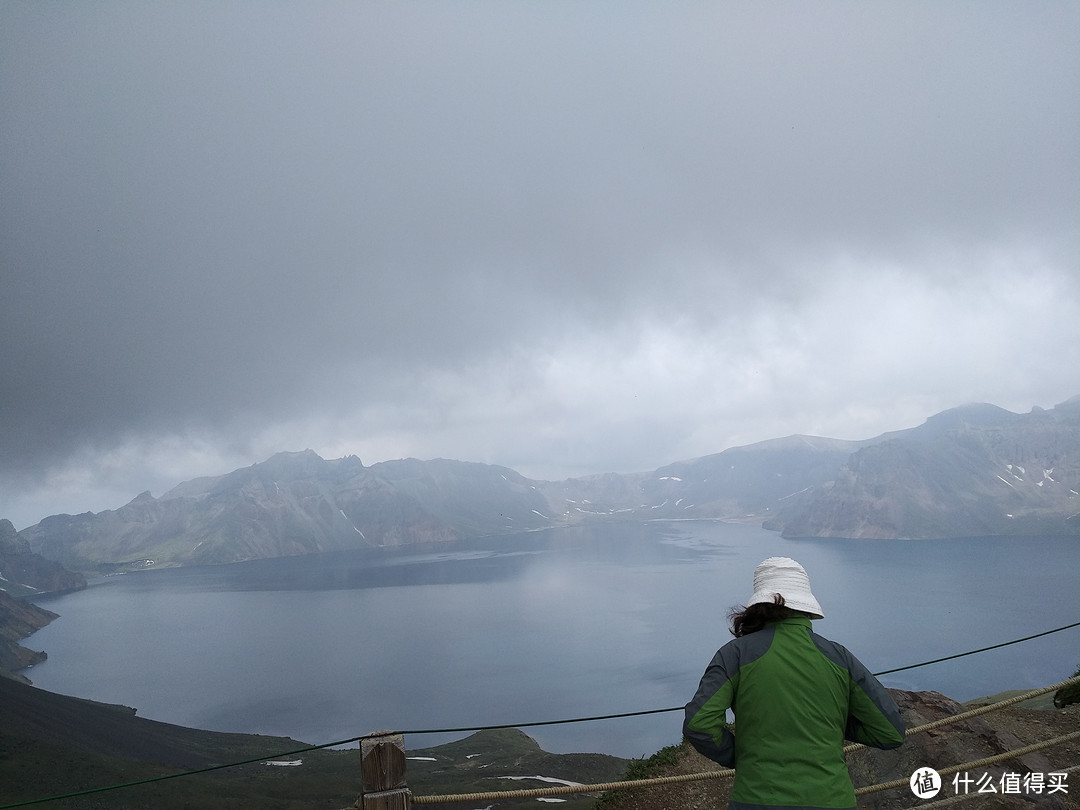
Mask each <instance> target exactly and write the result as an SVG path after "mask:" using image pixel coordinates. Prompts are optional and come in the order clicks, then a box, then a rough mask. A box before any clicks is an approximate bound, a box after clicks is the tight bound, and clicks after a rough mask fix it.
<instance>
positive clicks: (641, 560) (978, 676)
mask: <svg viewBox="0 0 1080 810" xmlns="http://www.w3.org/2000/svg"><path fill="white" fill-rule="evenodd" d="M772 555H785V556H791V557H794V558H795V559H797V560H799V561H800V562H801V563H802V564H803V565H804V566H805V567H806V569H807V571H808V573H809V574H810V578H811V583H812V586H813V589H814V592H815V594H816V595H817V597H818V599H819V601H820V602H821V604H822V607H823V609H824V611H825V614H826V618H825V619H823V620H820V621H815V622H814V628H815V630H816V631H817V632H819V633H821V634H822V635H824V636H826V637H828V638H831V639H833V640H835V641H838V642H840V643H842V644H844V645H846V646H847V647H849V648H850V649H851V650H852V652H854V653H855V655H856V656H858V657H859V658H860V659H861V660H862V661H863V662H864V663H865V664H866V665H867V667H869V668H870V670H871V671H873V672H879V671H882V670H887V669H893V668H895V667H902V666H907V665H909V664H915V663H919V662H922V661H927V660H930V659H936V658H941V657H944V656H948V655H952V654H955V653H959V652H965V651H968V650H972V649H977V648H981V647H986V646H990V645H994V644H999V643H1001V642H1005V641H1010V640H1012V639H1015V638H1020V637H1022V636H1028V635H1032V634H1034V633H1038V632H1042V631H1044V630H1050V629H1053V628H1056V627H1060V626H1062V625H1065V624H1069V623H1072V622H1075V621H1078V620H1080V592H1078V590H1077V588H1076V587H1075V586H1076V573H1075V572H1076V570H1077V563H1078V562H1080V544H1077V543H1076V540H1075V538H1002V537H995V538H973V539H961V540H936V541H898V540H896V541H885V540H879V541H865V540H784V539H782V538H780V537H779V536H778V535H776V534H775V533H772V532H768V531H765V530H763V529H761V528H760V527H758V526H753V525H741V524H736V523H721V522H690V521H685V522H656V523H646V524H641V523H626V524H614V523H608V524H602V525H595V526H588V527H577V528H569V529H557V530H550V531H543V532H534V533H529V534H518V535H510V536H503V537H488V538H483V539H478V540H473V541H471V542H469V543H462V544H456V545H453V546H448V545H442V546H438V547H436V548H427V549H405V550H398V551H393V552H391V551H380V552H375V551H366V552H345V553H337V554H324V555H313V556H305V557H290V558H279V559H272V560H259V561H253V562H249V563H240V564H235V565H229V566H216V567H206V568H181V569H170V570H162V571H146V572H142V573H138V574H130V575H125V576H117V577H109V578H106V579H103V580H99V581H97V582H95V583H94V584H93V585H92V586H91V587H90V588H88V589H87V590H85V591H81V592H77V593H72V594H67V595H64V596H61V597H55V598H50V599H40V600H37V601H39V602H40V603H41V604H42V605H44V606H46V607H48V608H49V609H50V610H53V611H55V612H57V613H59V614H60V615H61V618H59V619H57V620H56V621H54V622H53V623H52V624H51V625H49V626H48V627H46V628H44V629H42V630H40V631H38V632H37V633H35V634H34V635H33V636H32V637H31V638H30V639H29V640H28V641H27V642H26V644H27V645H28V646H30V647H32V648H34V649H44V650H45V651H46V652H47V653H48V655H49V660H48V661H46V662H45V663H44V664H41V665H39V666H37V667H35V668H33V669H31V670H28V671H27V673H26V674H27V675H28V676H29V677H30V678H31V679H32V680H33V682H34V684H35V685H37V686H39V687H41V688H43V689H48V690H51V691H55V692H61V693H64V694H70V695H77V696H79V697H85V698H91V699H94V700H99V701H105V702H110V703H120V704H124V705H127V706H133V707H136V708H137V709H138V712H139V715H140V716H142V717H147V718H151V719H155V720H162V721H165V722H169V723H175V724H179V725H184V726H191V727H197V728H204V729H211V730H219V731H235V732H250V733H260V734H273V735H287V736H290V737H293V738H295V739H298V740H302V741H304V742H307V743H311V744H323V743H329V742H334V741H337V740H343V739H349V738H352V737H355V736H358V735H361V734H364V733H367V732H370V731H373V730H376V729H384V728H391V729H398V730H408V731H415V730H425V731H426V730H435V729H444V728H462V727H474V726H482V725H494V724H504V723H506V724H525V723H532V722H539V721H550V720H562V719H568V718H576V717H587V716H594V715H605V714H614V713H622V712H635V711H643V710H649V709H664V708H670V707H676V706H681V705H682V704H684V703H685V702H686V701H687V700H688V699H689V698H690V697H691V696H692V694H693V692H694V690H695V688H696V687H697V683H698V679H699V678H700V676H701V674H702V672H703V670H704V668H705V666H706V664H707V663H708V661H709V659H710V658H711V656H712V654H713V653H714V652H715V650H716V649H717V648H718V647H719V646H720V645H722V644H724V643H725V642H726V641H728V640H729V639H730V638H731V636H730V633H729V632H728V629H727V619H726V616H727V612H728V610H729V608H731V607H732V606H733V605H736V604H741V603H743V602H744V601H745V600H746V599H747V598H748V597H749V595H750V591H751V577H752V573H753V569H754V566H755V565H756V564H757V563H758V562H760V561H761V560H762V559H763V558H765V557H768V556H772ZM1078 665H1080V628H1072V629H1070V630H1066V631H1063V632H1061V633H1055V634H1053V635H1049V636H1044V637H1042V638H1039V639H1035V640H1032V641H1029V642H1026V643H1023V644H1018V645H1013V646H1009V647H1004V648H1002V649H998V650H993V651H989V652H984V653H979V654H978V655H974V656H968V657H965V658H960V659H957V660H954V661H947V662H942V663H938V664H932V665H930V666H927V667H922V668H919V669H914V670H908V671H905V672H898V673H895V674H890V675H885V676H883V677H882V681H883V682H884V683H885V684H886V685H887V686H890V687H896V688H902V689H913V690H935V691H939V692H942V693H944V694H946V695H948V696H949V697H952V698H954V699H957V700H961V701H963V700H968V699H971V698H975V697H980V696H982V695H986V694H992V693H995V692H999V691H1002V690H1005V689H1013V688H1029V687H1030V688H1034V687H1039V686H1045V685H1048V684H1050V683H1053V682H1056V681H1059V680H1062V679H1064V678H1066V677H1068V676H1069V675H1071V674H1072V672H1073V671H1074V670H1075V669H1076V667H1077V666H1078ZM681 719H682V718H681V714H680V713H679V712H672V713H666V714H656V715H649V716H646V717H639V718H628V719H620V720H609V721H597V722H590V723H575V724H568V725H555V726H540V727H534V728H528V729H526V731H527V732H528V733H529V734H530V735H531V736H533V737H535V738H536V739H537V740H538V741H539V742H540V744H541V745H542V746H543V747H544V748H545V749H547V750H550V751H555V752H560V753H566V752H572V751H597V752H603V753H610V754H616V755H619V756H626V757H640V756H643V755H648V754H651V753H653V752H655V751H656V750H657V749H659V748H661V747H663V746H665V745H669V744H671V743H674V742H677V741H678V740H679V738H680V734H681ZM462 736H464V734H463V733H457V734H452V735H444V734H428V733H425V734H412V735H410V736H409V737H408V738H407V739H406V744H407V745H408V746H409V747H410V748H415V747H420V746H423V745H430V744H434V743H438V742H444V741H447V740H449V739H453V738H457V737H462Z"/></svg>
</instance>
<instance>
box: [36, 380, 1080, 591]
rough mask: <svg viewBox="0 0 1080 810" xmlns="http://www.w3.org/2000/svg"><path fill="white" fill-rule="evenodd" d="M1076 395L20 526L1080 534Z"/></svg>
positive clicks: (374, 537) (196, 491)
mask: <svg viewBox="0 0 1080 810" xmlns="http://www.w3.org/2000/svg"><path fill="white" fill-rule="evenodd" d="M1078 492H1080V397H1074V398H1072V399H1070V400H1068V401H1066V402H1064V403H1061V404H1059V405H1058V406H1056V407H1055V408H1053V409H1050V410H1044V409H1042V408H1034V409H1032V411H1031V412H1030V413H1028V414H1015V413H1012V412H1010V411H1007V410H1005V409H1002V408H999V407H997V406H995V405H989V404H985V403H974V404H968V405H963V406H960V407H957V408H952V409H949V410H946V411H943V412H941V413H939V414H935V415H933V416H931V417H929V418H928V419H927V420H926V421H925V422H924V423H923V424H921V425H919V426H917V427H913V428H909V429H906V430H900V431H891V432H888V433H885V434H882V435H880V436H878V437H874V438H871V439H865V440H854V441H852V440H841V439H830V438H825V437H817V436H806V435H793V436H787V437H782V438H778V439H769V440H766V441H763V442H758V443H755V444H751V445H745V446H741V447H732V448H728V449H727V450H724V451H722V452H720V453H715V454H710V455H705V456H700V457H698V458H695V459H689V460H685V461H678V462H673V463H671V464H667V465H665V466H662V467H659V468H657V469H656V470H654V471H653V472H642V473H631V474H618V473H600V474H597V475H593V476H585V477H581V478H570V479H565V480H563V481H557V482H553V481H539V480H532V479H528V478H525V477H524V476H522V475H520V474H519V473H517V472H516V471H514V470H512V469H510V468H508V467H501V466H498V465H490V464H481V463H477V462H467V461H454V460H449V459H433V460H427V461H421V460H418V459H412V458H410V459H397V460H392V461H383V462H379V463H377V464H372V465H370V466H365V465H364V464H363V463H362V462H361V460H360V459H359V458H357V457H356V456H346V457H344V458H341V459H331V460H326V459H323V458H321V457H320V456H319V455H318V454H317V453H315V452H314V451H312V450H304V451H300V452H281V453H277V454H275V455H273V456H271V457H270V458H269V459H267V460H266V461H263V462H260V463H256V464H252V465H250V466H247V467H243V468H240V469H237V470H233V471H232V472H229V473H226V474H224V475H221V476H208V477H202V478H197V479H192V480H190V481H186V482H183V483H181V484H179V485H177V486H176V487H174V488H173V489H171V490H169V491H168V492H167V493H165V494H164V495H162V496H161V497H159V498H154V497H153V496H152V495H150V494H149V493H148V492H144V493H142V494H140V495H138V496H136V497H135V498H134V499H132V501H130V502H129V503H128V504H126V505H124V506H122V507H120V508H119V509H116V510H106V511H104V512H99V513H97V514H94V513H89V512H88V513H84V514H82V515H75V516H73V515H52V516H49V517H47V518H44V519H43V520H42V521H40V522H39V523H38V524H36V525H35V526H31V527H28V528H26V529H24V530H23V531H22V532H20V533H19V536H20V537H21V538H22V539H23V540H24V541H25V542H26V543H28V545H29V547H30V548H31V549H32V550H33V551H34V552H36V553H37V554H39V555H41V556H42V557H45V558H48V559H50V560H56V561H59V562H60V563H62V564H64V565H65V566H67V567H69V568H72V569H74V570H78V571H86V572H91V573H111V572H114V571H129V570H138V569H141V568H150V567H163V566H174V565H207V564H220V563H229V562H238V561H242V560H248V559H256V558H263V557H276V556H287V555H295V554H308V553H318V552H322V551H341V550H348V549H354V548H367V547H397V546H406V545H413V544H419V543H425V544H429V543H442V542H450V541H455V540H460V539H463V538H465V537H476V536H485V535H498V534H510V533H518V532H523V531H532V530H537V529H544V528H552V527H558V526H565V525H571V524H574V523H577V522H581V521H592V520H657V519H664V520H671V519H698V520H743V521H756V522H761V523H762V525H763V526H765V528H767V529H772V530H776V531H780V532H782V533H783V535H784V536H785V537H851V538H886V537H893V538H915V539H937V538H946V537H959V536H968V537H977V536H984V535H999V534H1015V535H1035V534H1070V535H1071V534H1080V495H1078Z"/></svg>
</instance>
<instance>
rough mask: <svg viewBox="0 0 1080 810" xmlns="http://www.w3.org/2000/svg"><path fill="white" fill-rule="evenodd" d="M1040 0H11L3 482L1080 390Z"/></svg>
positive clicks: (586, 448)
mask: <svg viewBox="0 0 1080 810" xmlns="http://www.w3.org/2000/svg"><path fill="white" fill-rule="evenodd" d="M1078 31H1080V10H1078V9H1077V8H1076V7H1075V6H1074V5H1072V4H1067V3H1053V2H1050V3H1025V4H996V5H994V6H991V7H985V6H982V7H978V8H976V7H974V6H969V5H965V4H931V5H926V4H916V5H913V4H910V3H878V4H870V5H867V4H862V3H851V4H849V3H828V4H826V3H821V4H806V5H801V6H791V5H789V4H771V3H753V4H751V3H718V4H690V3H686V4H679V3H676V4H662V5H653V4H640V5H639V4H618V5H612V4H602V3H578V4H551V3H515V4H504V3H473V4H440V5H435V6H432V5H430V4H409V3H396V4H349V3H344V4H339V3H314V4H276V5H273V6H266V5H265V4H260V3H248V2H232V3H221V4H210V5H185V4H180V5H176V6H164V7H162V6H154V5H150V6H132V5H130V4H125V3H117V2H109V0H106V2H103V3H65V4H59V5H57V4H37V3H8V4H5V5H4V6H3V7H2V8H0V102H2V104H3V108H4V110H5V126H4V127H2V128H0V178H2V180H3V187H4V198H5V200H6V201H7V202H6V204H5V205H3V206H0V272H2V285H3V295H2V296H0V340H2V343H0V346H2V348H0V402H2V419H0V517H9V518H10V519H12V520H13V521H14V522H15V523H16V525H17V526H18V527H20V528H21V527H22V526H23V525H28V524H30V523H33V522H36V521H37V520H39V519H40V518H41V517H44V516H45V515H48V514H53V513H56V512H61V511H68V512H78V511H85V510H87V509H91V510H94V511H99V510H101V509H105V508H115V507H117V506H120V505H122V504H123V503H124V502H126V501H127V500H129V499H130V498H131V497H133V496H134V495H135V494H137V493H138V492H139V491H141V490H144V489H151V490H152V491H153V492H154V494H155V495H157V494H161V492H162V491H164V490H165V489H167V488H168V487H171V486H173V485H175V484H176V483H178V482H179V481H182V480H185V479H187V478H190V477H194V476H196V475H206V474H218V473H222V472H226V471H228V470H230V469H232V468H234V467H236V466H240V465H243V464H249V463H252V462H254V461H259V460H262V459H264V458H266V457H267V456H269V455H271V454H272V453H274V452H277V451H279V450H298V449H303V448H306V447H311V448H313V449H315V450H317V451H318V452H320V453H321V454H322V455H324V456H326V457H336V456H340V455H344V454H347V453H356V454H357V455H359V456H360V457H361V459H363V460H364V461H365V462H367V463H373V462H376V461H381V460H385V459H389V458H398V457H403V456H417V457H421V458H432V457H437V456H443V457H453V458H461V459H468V460H476V461H487V462H492V463H499V464H505V465H508V466H511V467H514V468H515V469H518V470H519V471H521V472H523V473H524V474H526V475H533V476H536V477H545V478H561V477H566V476H571V475H580V474H586V473H592V472H603V471H630V470H641V469H651V468H654V467H656V466H659V465H661V464H664V463H667V462H670V461H674V460H677V459H681V458H688V457H693V456H697V455H703V454H705V453H711V452H718V451H720V450H723V449H724V448H726V447H729V446H732V445H736V444H745V443H749V442H753V441H758V440H762V439H766V438H771V437H774V436H780V435H787V434H790V433H814V434H819V435H828V436H836V437H841V438H866V437H869V436H873V435H877V434H879V433H881V432H883V431H885V430H892V429H899V428H904V427H910V426H913V425H915V424H918V423H919V422H921V421H922V420H923V419H924V418H925V417H926V416H928V415H930V414H932V413H934V412H936V411H939V410H942V409H944V408H948V407H952V406H954V405H959V404H963V403H966V402H972V401H987V402H992V403H994V404H997V405H1000V406H1002V407H1006V408H1009V409H1011V410H1017V411H1026V410H1028V409H1030V408H1031V407H1032V406H1035V405H1038V406H1043V407H1051V406H1053V405H1054V404H1056V403H1058V402H1060V401H1063V400H1064V399H1067V398H1069V397H1071V396H1074V395H1076V394H1080V375H1078V374H1077V372H1076V370H1077V369H1078V368H1080V270H1078V268H1080V238H1078V237H1080V233H1078V227H1077V223H1078V222H1080V200H1078V196H1080V191H1078V190H1080V150H1077V148H1076V144H1077V143H1080V105H1078V104H1077V103H1076V102H1077V99H1078V98H1080V79H1078V77H1080V47H1078V46H1080V42H1078V41H1077V40H1078V39H1080V36H1078V35H1077V32H1078Z"/></svg>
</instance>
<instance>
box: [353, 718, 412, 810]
mask: <svg viewBox="0 0 1080 810" xmlns="http://www.w3.org/2000/svg"><path fill="white" fill-rule="evenodd" d="M375 734H377V735H378V736H372V737H366V738H365V739H363V740H361V741H360V778H361V793H360V807H361V808H362V810H410V808H411V807H412V793H410V792H409V788H408V787H406V785H405V738H404V737H403V736H402V735H400V734H393V733H391V732H375Z"/></svg>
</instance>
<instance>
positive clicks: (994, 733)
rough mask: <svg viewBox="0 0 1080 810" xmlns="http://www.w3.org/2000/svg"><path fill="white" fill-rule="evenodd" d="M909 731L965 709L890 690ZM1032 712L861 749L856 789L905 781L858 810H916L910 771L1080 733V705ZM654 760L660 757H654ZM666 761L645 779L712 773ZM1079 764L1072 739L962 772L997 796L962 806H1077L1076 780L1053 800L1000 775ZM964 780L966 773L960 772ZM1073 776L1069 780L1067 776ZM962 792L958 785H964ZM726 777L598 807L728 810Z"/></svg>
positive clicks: (710, 766) (994, 809)
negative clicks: (1015, 787) (1011, 788)
mask: <svg viewBox="0 0 1080 810" xmlns="http://www.w3.org/2000/svg"><path fill="white" fill-rule="evenodd" d="M890 692H891V693H892V695H893V697H894V698H895V699H896V702H897V704H898V705H899V706H900V711H901V714H902V715H903V717H904V720H905V722H906V723H907V725H908V727H909V728H911V727H915V726H920V725H924V724H926V723H929V722H932V721H935V720H939V719H941V718H944V717H949V716H953V715H957V714H960V713H961V712H963V711H965V710H966V709H967V708H970V707H965V706H961V705H960V704H958V703H956V702H955V701H953V700H950V699H949V698H947V697H945V696H944V695H941V694H939V693H937V692H904V691H900V690H890ZM1043 705H1049V706H1050V707H1051V708H1049V709H1032V708H1027V707H1021V706H1011V707H1008V708H1005V709H1000V710H997V711H994V712H991V713H989V714H986V715H983V716H981V717H976V718H972V719H970V720H966V721H962V722H960V723H956V724H952V725H948V726H944V727H942V728H940V729H936V730H933V731H928V732H923V733H921V734H917V735H913V736H909V737H908V739H907V740H906V741H905V743H904V744H903V745H902V746H901V747H900V748H898V749H895V750H893V751H876V750H873V749H866V750H861V751H856V752H854V753H852V754H850V755H849V757H848V763H849V766H850V769H851V773H852V779H853V781H854V783H855V786H856V787H857V788H858V787H861V786H865V785H876V784H882V783H885V782H890V781H893V780H896V779H903V780H904V781H905V786H904V787H902V788H895V789H892V790H888V791H883V792H879V793H872V794H867V795H865V796H862V797H860V799H859V808H860V810H892V808H907V807H918V806H920V805H923V804H927V800H924V799H919V798H917V797H916V796H915V795H914V794H913V793H912V792H911V790H910V788H909V787H907V786H906V783H907V780H908V779H910V777H911V774H912V773H914V772H915V771H916V770H917V769H919V768H925V767H931V768H934V769H944V768H947V767H949V766H953V765H960V764H962V763H966V762H972V761H975V760H979V759H983V758H986V757H991V756H994V755H996V754H1001V753H1004V752H1006V751H1009V750H1013V749H1017V748H1021V747H1023V746H1025V745H1030V744H1033V743H1037V742H1041V741H1043V740H1047V739H1052V738H1054V737H1058V736H1060V735H1062V734H1067V733H1070V732H1072V731H1076V730H1077V729H1078V728H1080V705H1072V706H1067V707H1065V708H1064V709H1054V708H1052V705H1053V704H1052V703H1051V702H1049V701H1045V702H1044V703H1043ZM658 759H659V758H658ZM664 759H665V761H664V762H663V764H659V765H657V767H655V768H653V769H652V771H651V773H650V774H649V775H650V776H668V775H677V774H689V773H702V772H706V771H714V770H716V769H717V765H716V764H715V763H713V762H711V761H709V760H707V759H705V758H704V757H702V756H700V755H699V754H698V753H697V752H696V751H694V750H693V749H692V748H690V747H689V746H688V745H682V746H679V747H678V749H676V755H674V756H670V757H665V758H664ZM1077 764H1080V741H1078V740H1072V741H1071V742H1067V743H1064V744H1060V745H1057V746H1055V747H1052V748H1048V749H1045V750H1043V751H1039V752H1037V753H1032V754H1028V755H1025V756H1022V757H1019V758H1010V759H1008V760H1006V761H1004V762H1002V763H999V764H997V765H988V766H978V767H975V768H972V769H971V770H970V771H968V772H966V775H967V776H968V777H969V778H971V779H972V780H973V781H972V783H971V785H970V786H969V788H968V789H969V791H970V792H971V793H976V794H977V793H978V790H979V786H978V784H976V782H975V780H980V779H983V778H984V774H986V775H988V777H987V778H988V781H989V783H990V784H992V785H994V786H995V788H996V790H997V792H995V793H986V794H983V795H976V796H974V798H972V799H971V800H969V802H968V803H967V804H961V805H960V806H961V807H964V806H967V807H977V808H979V810H984V809H985V810H1021V809H1022V808H1023V809H1025V810H1064V809H1066V808H1080V777H1078V776H1077V775H1076V773H1072V774H1069V775H1068V777H1067V778H1066V782H1067V783H1068V782H1071V783H1072V784H1071V785H1069V787H1068V790H1069V792H1068V793H1063V792H1060V791H1057V792H1055V793H1053V794H1052V795H1051V794H1050V793H1049V792H1048V790H1046V789H1044V790H1043V792H1042V793H1041V794H1035V793H1031V792H1029V793H1028V794H1027V795H1024V794H1023V792H1022V791H1023V787H1022V785H1021V787H1020V790H1021V793H1020V794H1011V793H1010V794H1003V793H1002V792H1001V785H1002V781H1001V779H1002V776H1003V775H1004V774H1006V773H1009V774H1019V775H1020V778H1021V780H1022V778H1023V776H1024V775H1025V774H1029V773H1034V774H1042V775H1043V776H1044V777H1046V776H1047V775H1048V774H1049V773H1051V772H1055V771H1058V772H1060V771H1064V770H1065V769H1066V768H1069V767H1071V766H1074V765H1077ZM961 775H962V776H963V775H964V774H963V773H962V774H961ZM1069 777H1071V779H1070V778H1069ZM944 782H945V786H944V788H943V789H942V791H941V792H940V793H939V794H938V796H937V797H936V798H938V799H944V798H951V797H952V796H954V795H955V790H954V787H953V784H952V776H951V775H949V776H946V777H945V779H944ZM960 792H961V793H962V792H963V786H962V785H961V791H960ZM730 793H731V781H730V779H726V778H725V779H708V780H704V781H700V782H688V783H685V784H678V785H665V786H660V787H656V788H646V789H640V790H636V791H632V792H629V793H626V792H622V791H619V792H614V793H612V794H609V795H608V796H606V797H605V799H604V802H603V804H602V807H603V810H669V809H670V810H676V809H678V810H711V809H712V808H717V807H726V806H727V801H728V799H729V798H730Z"/></svg>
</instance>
